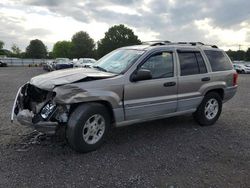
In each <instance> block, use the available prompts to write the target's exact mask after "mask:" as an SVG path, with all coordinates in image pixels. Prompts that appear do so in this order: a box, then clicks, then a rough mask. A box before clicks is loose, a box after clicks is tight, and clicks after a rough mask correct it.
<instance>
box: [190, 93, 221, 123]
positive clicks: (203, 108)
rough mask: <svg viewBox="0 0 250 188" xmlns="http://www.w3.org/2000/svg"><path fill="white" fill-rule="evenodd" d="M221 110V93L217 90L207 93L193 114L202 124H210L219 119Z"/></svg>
mask: <svg viewBox="0 0 250 188" xmlns="http://www.w3.org/2000/svg"><path fill="white" fill-rule="evenodd" d="M221 110H222V99H221V97H220V95H219V94H218V93H216V92H210V93H208V94H206V95H205V97H204V99H203V101H202V103H201V104H200V105H199V107H198V108H197V110H196V112H195V113H194V114H193V116H194V119H195V120H196V121H197V122H198V123H199V124H200V125H201V126H209V125H213V124H214V123H215V122H216V121H217V120H218V118H219V116H220V114H221Z"/></svg>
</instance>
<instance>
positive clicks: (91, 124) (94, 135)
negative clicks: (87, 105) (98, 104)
mask: <svg viewBox="0 0 250 188" xmlns="http://www.w3.org/2000/svg"><path fill="white" fill-rule="evenodd" d="M104 131H105V120H104V117H103V116H102V115H100V114H95V115H93V116H91V117H90V118H89V119H88V120H87V121H86V123H85V125H84V127H83V130H82V135H83V139H84V141H85V142H86V143H87V144H95V143H97V142H98V141H99V140H100V139H101V138H102V136H103V134H104Z"/></svg>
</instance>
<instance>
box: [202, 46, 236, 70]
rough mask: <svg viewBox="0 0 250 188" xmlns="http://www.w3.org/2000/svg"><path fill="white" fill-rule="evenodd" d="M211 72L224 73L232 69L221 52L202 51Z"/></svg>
mask: <svg viewBox="0 0 250 188" xmlns="http://www.w3.org/2000/svg"><path fill="white" fill-rule="evenodd" d="M204 52H205V54H206V56H207V58H208V60H209V62H210V65H211V68H212V71H225V70H231V69H233V66H232V64H231V62H230V61H229V59H228V57H226V56H225V55H224V54H223V52H221V51H213V50H204Z"/></svg>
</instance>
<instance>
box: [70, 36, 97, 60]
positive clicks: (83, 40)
mask: <svg viewBox="0 0 250 188" xmlns="http://www.w3.org/2000/svg"><path fill="white" fill-rule="evenodd" d="M71 42H72V48H71V49H72V51H71V54H72V58H81V57H93V56H94V48H95V43H94V40H93V39H92V38H91V37H90V36H89V34H88V33H86V32H84V31H79V32H77V33H76V34H74V35H73V37H72V40H71Z"/></svg>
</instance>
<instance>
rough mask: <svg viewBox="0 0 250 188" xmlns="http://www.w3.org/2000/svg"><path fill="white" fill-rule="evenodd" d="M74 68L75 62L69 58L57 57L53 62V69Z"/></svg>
mask: <svg viewBox="0 0 250 188" xmlns="http://www.w3.org/2000/svg"><path fill="white" fill-rule="evenodd" d="M67 68H73V63H72V62H71V61H70V59H68V58H56V59H55V61H54V62H53V70H60V69H67Z"/></svg>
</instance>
